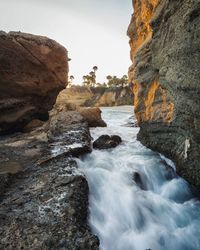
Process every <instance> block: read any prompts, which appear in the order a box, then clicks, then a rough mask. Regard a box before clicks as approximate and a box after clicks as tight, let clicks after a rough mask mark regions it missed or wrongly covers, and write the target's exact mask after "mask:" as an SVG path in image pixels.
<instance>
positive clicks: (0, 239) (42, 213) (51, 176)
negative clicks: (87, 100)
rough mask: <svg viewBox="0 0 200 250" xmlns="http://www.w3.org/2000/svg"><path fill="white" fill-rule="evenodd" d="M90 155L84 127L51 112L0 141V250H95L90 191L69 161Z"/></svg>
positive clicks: (69, 115) (68, 115)
mask: <svg viewBox="0 0 200 250" xmlns="http://www.w3.org/2000/svg"><path fill="white" fill-rule="evenodd" d="M90 151H91V136H90V133H89V129H88V126H87V124H86V123H85V122H84V121H83V118H82V117H81V115H80V114H79V113H77V112H75V111H64V110H63V111H62V112H59V111H58V110H54V111H52V112H51V115H50V119H49V121H47V122H46V123H44V125H43V126H41V127H38V128H37V129H34V130H33V131H32V132H30V133H18V134H15V135H12V137H11V136H3V137H1V140H0V197H1V199H0V224H1V227H0V249H7V250H13V249H16V250H20V249H46V250H47V249H60V250H61V249H68V250H86V249H87V250H98V249H99V241H98V239H97V237H95V236H94V235H92V233H91V231H90V229H89V226H88V196H89V188H88V184H87V181H86V179H85V176H84V175H83V173H81V171H80V170H79V169H78V166H77V163H76V161H75V160H74V159H73V158H72V156H76V157H78V156H80V155H81V154H83V153H88V152H90Z"/></svg>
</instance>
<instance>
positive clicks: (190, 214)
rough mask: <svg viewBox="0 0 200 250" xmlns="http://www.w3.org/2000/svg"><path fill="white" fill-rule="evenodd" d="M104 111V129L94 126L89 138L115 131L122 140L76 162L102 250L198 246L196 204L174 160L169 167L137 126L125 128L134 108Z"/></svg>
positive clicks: (199, 227)
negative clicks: (143, 139) (144, 140)
mask: <svg viewBox="0 0 200 250" xmlns="http://www.w3.org/2000/svg"><path fill="white" fill-rule="evenodd" d="M102 110H103V114H102V116H103V119H104V120H105V121H106V122H107V124H108V127H107V128H95V129H92V130H91V134H92V136H93V138H94V139H96V138H97V137H98V136H100V135H102V134H117V135H120V136H121V137H122V139H123V143H122V144H121V145H120V146H118V147H117V148H115V149H112V150H93V152H92V153H91V154H88V155H87V156H85V157H84V158H82V159H80V160H78V164H79V167H80V169H81V170H82V171H83V172H84V174H85V175H86V177H87V180H88V183H89V188H90V197H89V202H90V206H89V209H90V218H89V223H90V226H91V228H92V231H93V233H94V234H96V235H97V236H98V237H99V239H100V244H101V245H100V249H101V250H146V249H151V250H168V249H169V250H199V249H200V202H199V201H198V200H197V199H195V198H194V197H193V195H192V193H191V191H190V188H189V186H188V184H187V182H186V181H185V180H183V179H182V178H180V177H178V176H177V175H176V173H175V171H174V169H173V168H172V167H173V163H170V162H168V164H169V163H170V165H171V164H172V167H169V166H168V165H167V164H166V163H165V162H164V161H163V159H164V158H163V157H162V156H160V155H159V154H157V153H155V152H153V151H151V150H149V149H147V148H145V147H144V146H142V145H141V143H140V142H138V141H137V140H136V136H137V133H138V128H133V127H128V126H126V123H127V121H128V119H129V118H130V116H131V115H132V113H133V108H132V107H129V106H123V107H116V108H103V109H102ZM135 173H137V174H135ZM135 176H137V177H138V176H139V183H138V181H137V178H135Z"/></svg>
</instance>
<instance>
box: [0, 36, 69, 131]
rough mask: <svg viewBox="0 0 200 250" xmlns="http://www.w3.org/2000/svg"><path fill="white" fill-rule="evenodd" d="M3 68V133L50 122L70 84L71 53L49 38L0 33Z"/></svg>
mask: <svg viewBox="0 0 200 250" xmlns="http://www.w3.org/2000/svg"><path fill="white" fill-rule="evenodd" d="M0 68H1V70H0V134H6V133H10V132H13V131H18V130H21V129H22V128H23V127H24V125H26V124H27V123H28V122H29V121H31V120H32V119H35V118H39V119H41V120H47V119H48V111H49V110H50V109H51V108H52V107H53V104H54V103H55V100H56V97H57V95H58V93H59V92H60V91H61V90H62V89H64V88H65V87H66V84H67V74H68V57H67V50H66V49H65V48H64V47H63V46H61V45H60V44H58V43H57V42H55V41H53V40H51V39H49V38H47V37H42V36H35V35H30V34H25V33H20V32H10V33H8V34H7V33H5V32H0Z"/></svg>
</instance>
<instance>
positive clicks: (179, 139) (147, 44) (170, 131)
mask: <svg viewBox="0 0 200 250" xmlns="http://www.w3.org/2000/svg"><path fill="white" fill-rule="evenodd" d="M133 7H134V15H133V17H132V20H131V23H130V26H129V29H128V35H129V37H130V46H131V59H132V61H133V65H132V66H131V67H130V70H129V78H130V81H131V82H133V84H134V87H133V91H134V97H135V100H134V105H135V113H136V117H137V120H138V123H139V126H140V128H141V129H140V132H139V135H138V138H139V139H140V140H141V142H142V143H143V144H145V145H146V146H148V147H150V148H152V149H154V150H157V151H159V152H161V153H163V154H165V155H166V156H168V157H170V158H171V159H173V160H174V161H175V162H176V164H177V171H178V173H179V174H180V175H181V176H183V177H185V178H186V179H187V180H188V181H189V182H190V183H192V184H195V185H196V186H200V162H199V160H200V98H199V95H200V70H199V64H200V36H199V33H200V26H199V22H200V0H184V1H182V0H176V1H170V0H144V1H140V0H133Z"/></svg>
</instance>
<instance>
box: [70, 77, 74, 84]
mask: <svg viewBox="0 0 200 250" xmlns="http://www.w3.org/2000/svg"><path fill="white" fill-rule="evenodd" d="M69 79H70V81H71V83H72V82H73V80H74V76H73V75H71V76H70V77H69Z"/></svg>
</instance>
